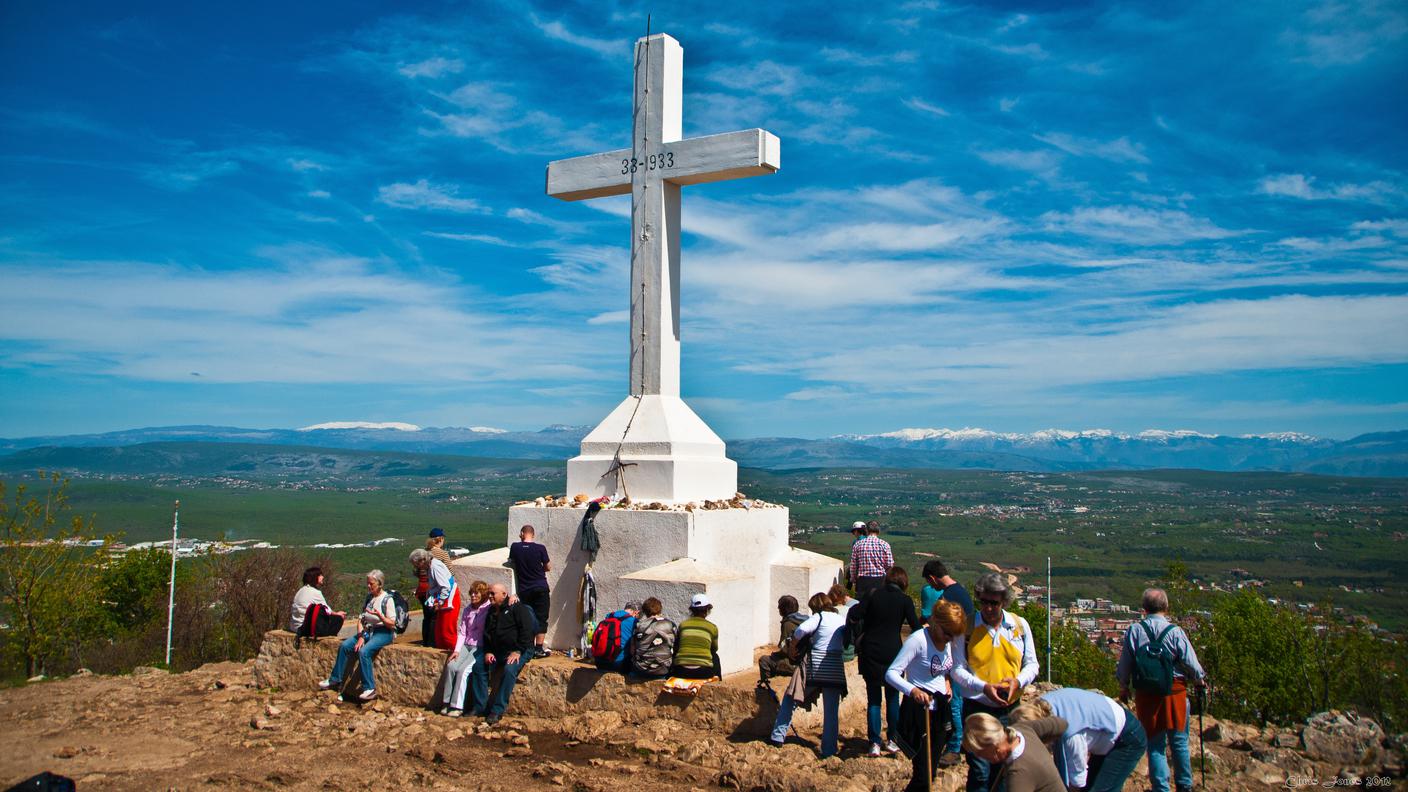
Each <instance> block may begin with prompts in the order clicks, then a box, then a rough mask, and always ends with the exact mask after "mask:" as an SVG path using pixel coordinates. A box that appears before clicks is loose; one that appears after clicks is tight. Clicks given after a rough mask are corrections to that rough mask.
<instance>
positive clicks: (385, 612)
mask: <svg viewBox="0 0 1408 792" xmlns="http://www.w3.org/2000/svg"><path fill="white" fill-rule="evenodd" d="M358 620H359V622H360V625H361V629H359V630H358V631H357V634H356V635H350V636H348V637H347V638H346V639H345V640H343V642H342V645H341V646H339V647H338V649H337V662H336V663H334V664H333V667H332V673H331V674H330V675H329V676H328V678H327V679H324V680H323V681H322V682H319V683H318V687H319V688H320V689H322V690H334V689H337V688H340V687H342V676H343V674H344V673H346V671H347V664H348V663H350V662H352V655H354V654H355V655H357V665H358V666H360V667H361V670H362V692H361V694H360V695H358V696H357V698H359V699H361V700H362V701H371V700H372V699H374V698H376V677H375V676H373V674H372V660H373V659H374V658H375V657H376V654H377V652H380V651H381V650H382V647H384V646H386V645H387V644H389V643H391V642H392V641H393V640H395V639H396V603H395V601H394V600H393V599H392V598H391V595H390V594H388V593H387V592H386V575H384V574H382V571H381V570H380V569H373V570H372V571H370V572H368V573H367V598H366V599H365V600H364V601H363V602H362V614H361V616H360V617H358Z"/></svg>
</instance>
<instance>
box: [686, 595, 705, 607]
mask: <svg viewBox="0 0 1408 792" xmlns="http://www.w3.org/2000/svg"><path fill="white" fill-rule="evenodd" d="M709 604H710V603H709V598H708V597H706V596H704V595H703V594H695V595H694V596H693V597H690V599H689V607H691V608H707V607H709Z"/></svg>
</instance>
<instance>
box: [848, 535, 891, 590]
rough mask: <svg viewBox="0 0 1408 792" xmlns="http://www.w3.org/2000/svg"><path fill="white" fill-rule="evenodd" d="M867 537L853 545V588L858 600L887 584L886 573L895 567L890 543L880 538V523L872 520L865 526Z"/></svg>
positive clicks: (851, 567) (851, 573)
mask: <svg viewBox="0 0 1408 792" xmlns="http://www.w3.org/2000/svg"><path fill="white" fill-rule="evenodd" d="M865 531H866V536H865V538H864V539H861V540H860V541H859V542H856V543H855V544H853V545H851V564H850V569H849V572H850V578H851V588H852V589H853V590H854V591H855V592H856V598H857V599H865V596H866V595H867V594H869V593H870V592H872V591H874V590H875V589H877V588H880V587H881V586H883V585H884V584H885V573H886V572H887V571H888V570H889V569H890V567H892V566H894V565H895V554H894V553H893V552H892V551H891V550H890V543H889V542H887V541H885V540H884V539H881V538H880V523H878V522H875V521H874V520H871V521H870V522H869V523H867V524H866V526H865Z"/></svg>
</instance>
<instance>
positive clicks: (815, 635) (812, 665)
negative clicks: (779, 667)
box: [768, 592, 846, 759]
mask: <svg viewBox="0 0 1408 792" xmlns="http://www.w3.org/2000/svg"><path fill="white" fill-rule="evenodd" d="M807 607H808V608H810V609H811V612H812V615H811V617H810V618H808V619H807V620H806V621H804V622H802V623H801V624H799V625H797V629H796V630H794V631H793V632H792V645H793V648H794V649H796V647H798V646H799V645H800V644H802V643H803V642H805V643H806V645H807V646H809V647H810V648H809V649H808V650H807V651H806V653H805V654H806V656H807V659H806V660H805V661H800V660H799V662H805V663H806V687H805V689H804V690H803V691H801V692H798V693H797V694H796V695H794V694H793V687H794V686H793V685H788V693H787V694H785V695H783V697H782V701H781V703H779V704H778V707H777V718H776V720H774V721H773V724H772V735H771V736H770V737H769V738H768V741H769V742H771V743H772V744H773V745H782V743H783V741H784V740H786V739H787V731H788V730H789V729H791V728H792V712H793V711H794V709H795V708H796V706H797V697H798V695H800V696H802V697H803V698H804V699H805V700H806V701H808V702H811V701H814V700H815V697H816V696H817V695H818V694H820V696H821V715H822V720H821V758H822V759H825V758H827V757H830V756H835V755H836V742H837V738H838V737H839V735H840V727H841V724H840V714H841V699H842V697H844V696H845V695H846V664H845V662H844V661H843V660H842V655H843V654H844V652H845V642H846V622H845V621H844V620H843V619H842V618H841V617H840V615H838V614H837V613H836V606H834V605H832V604H831V598H830V597H829V596H827V595H826V594H823V593H821V592H817V593H816V594H813V595H812V596H811V599H809V600H807ZM798 654H799V655H801V654H802V652H801V651H798Z"/></svg>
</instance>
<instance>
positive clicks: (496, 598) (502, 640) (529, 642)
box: [484, 583, 537, 725]
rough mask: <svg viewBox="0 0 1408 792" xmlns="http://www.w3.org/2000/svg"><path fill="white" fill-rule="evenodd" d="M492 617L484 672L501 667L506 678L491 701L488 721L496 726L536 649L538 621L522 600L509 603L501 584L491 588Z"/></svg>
mask: <svg viewBox="0 0 1408 792" xmlns="http://www.w3.org/2000/svg"><path fill="white" fill-rule="evenodd" d="M489 598H490V599H491V600H492V601H493V605H490V606H489V616H488V618H487V619H485V621H484V673H485V674H486V675H487V674H490V673H493V671H494V669H495V668H496V667H502V668H503V672H504V677H503V679H502V680H501V681H500V682H499V689H498V690H497V691H495V693H494V695H493V697H492V698H490V700H489V709H488V711H487V712H486V713H484V714H485V715H487V717H486V718H485V719H484V722H485V723H488V724H490V725H493V724H495V723H498V722H499V720H501V719H502V718H503V716H504V710H507V709H508V697H509V695H510V694H512V693H513V686H514V685H515V684H517V682H518V674H519V672H520V671H522V670H523V666H525V665H527V664H528V658H529V657H530V655H529V653H528V650H530V649H532V648H533V631H534V626H535V624H536V623H537V620H536V618H535V617H534V616H533V612H532V611H531V610H529V608H528V606H527V605H524V604H523V603H522V602H515V603H513V604H509V601H508V589H507V588H505V587H504V586H503V585H502V584H500V583H495V584H494V585H492V586H490V587H489Z"/></svg>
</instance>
